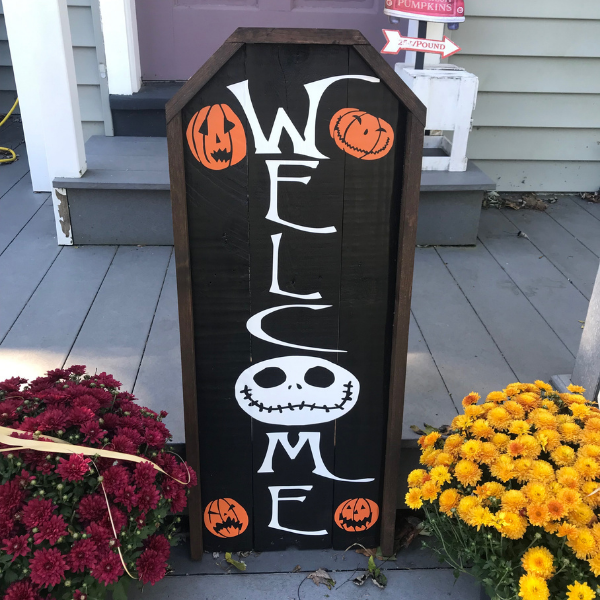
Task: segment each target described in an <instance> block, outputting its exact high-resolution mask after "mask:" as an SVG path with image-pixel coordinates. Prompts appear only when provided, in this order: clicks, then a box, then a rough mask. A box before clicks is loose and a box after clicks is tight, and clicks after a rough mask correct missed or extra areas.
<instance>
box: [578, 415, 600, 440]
mask: <svg viewBox="0 0 600 600" xmlns="http://www.w3.org/2000/svg"><path fill="white" fill-rule="evenodd" d="M594 420H596V419H594ZM586 425H587V423H586ZM579 441H580V443H583V444H600V431H596V430H594V429H587V428H586V429H584V430H583V431H582V432H581V435H580V438H579Z"/></svg>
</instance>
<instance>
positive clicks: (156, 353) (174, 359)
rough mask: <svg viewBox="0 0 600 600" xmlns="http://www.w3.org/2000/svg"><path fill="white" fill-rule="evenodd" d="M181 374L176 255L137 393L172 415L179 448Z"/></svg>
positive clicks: (170, 422) (169, 418) (181, 440)
mask: <svg viewBox="0 0 600 600" xmlns="http://www.w3.org/2000/svg"><path fill="white" fill-rule="evenodd" d="M180 372H181V349H180V346H179V323H178V315H177V283H176V281H175V256H173V255H172V256H171V260H170V262H169V267H168V269H167V276H166V277H165V283H164V285H163V288H162V292H161V294H160V299H159V301H158V306H157V307H156V314H155V315H154V321H153V322H152V328H151V329H150V335H149V336H148V342H147V343H146V348H145V350H144V355H143V357H142V362H141V364H140V370H139V373H138V376H137V379H136V381H135V386H134V388H133V393H134V394H135V396H136V397H137V399H138V401H139V403H140V404H142V405H143V406H147V407H148V408H151V409H152V410H154V411H156V412H160V411H161V410H166V411H167V412H168V413H169V415H168V416H167V417H166V418H165V419H164V423H165V425H166V426H167V427H168V428H169V430H170V431H171V434H172V435H173V443H175V444H182V443H184V442H185V432H184V423H183V389H182V385H181V377H179V376H178V374H179V373H180Z"/></svg>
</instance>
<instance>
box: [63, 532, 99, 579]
mask: <svg viewBox="0 0 600 600" xmlns="http://www.w3.org/2000/svg"><path fill="white" fill-rule="evenodd" d="M67 563H68V565H69V569H71V571H73V572H74V573H79V572H80V571H81V572H84V571H85V570H86V569H87V570H89V569H92V568H93V567H94V566H95V565H96V544H95V543H94V540H92V539H90V538H88V539H85V540H80V541H78V542H75V544H73V548H71V552H69V554H68V556H67Z"/></svg>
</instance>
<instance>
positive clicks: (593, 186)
mask: <svg viewBox="0 0 600 600" xmlns="http://www.w3.org/2000/svg"><path fill="white" fill-rule="evenodd" d="M473 160H475V164H476V165H477V166H478V167H479V168H480V169H481V170H482V171H483V172H484V173H486V174H487V175H489V177H491V178H492V179H493V180H494V181H495V182H496V185H497V190H498V191H502V192H517V191H519V192H520V191H523V192H526V191H532V192H571V193H573V192H594V191H597V190H598V188H600V168H599V166H598V162H568V161H559V160H539V161H535V160H478V159H477V157H476V156H474V157H473Z"/></svg>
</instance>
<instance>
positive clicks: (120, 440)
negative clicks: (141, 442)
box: [112, 435, 138, 454]
mask: <svg viewBox="0 0 600 600" xmlns="http://www.w3.org/2000/svg"><path fill="white" fill-rule="evenodd" d="M112 447H113V450H114V451H115V452H123V453H124V454H135V452H136V451H137V448H138V447H137V446H136V445H135V444H134V443H133V442H132V441H131V440H130V439H129V438H128V437H127V436H126V435H115V437H114V438H113V439H112Z"/></svg>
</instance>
